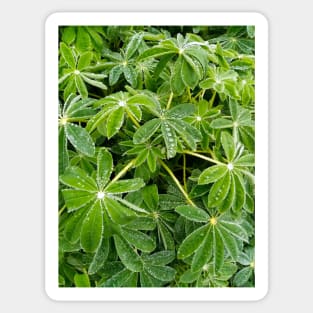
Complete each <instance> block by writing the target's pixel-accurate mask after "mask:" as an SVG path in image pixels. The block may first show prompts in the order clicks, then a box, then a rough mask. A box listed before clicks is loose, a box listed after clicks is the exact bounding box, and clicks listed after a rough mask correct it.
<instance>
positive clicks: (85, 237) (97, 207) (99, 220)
mask: <svg viewBox="0 0 313 313" xmlns="http://www.w3.org/2000/svg"><path fill="white" fill-rule="evenodd" d="M102 232H103V217H102V207H101V204H100V201H97V202H95V204H94V206H93V207H92V208H91V209H90V210H89V212H88V214H87V216H86V218H85V220H84V222H83V224H82V229H81V234H80V243H81V246H82V248H83V249H84V250H85V251H86V252H95V251H96V250H97V249H98V247H99V245H100V243H101V238H102Z"/></svg>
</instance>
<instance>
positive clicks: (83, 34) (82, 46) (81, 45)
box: [76, 26, 92, 51]
mask: <svg viewBox="0 0 313 313" xmlns="http://www.w3.org/2000/svg"><path fill="white" fill-rule="evenodd" d="M76 47H77V49H78V50H79V51H87V50H90V49H91V48H92V44H91V39H90V36H89V34H88V32H87V31H86V29H85V27H82V26H80V27H78V29H77V35H76Z"/></svg>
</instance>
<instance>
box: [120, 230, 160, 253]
mask: <svg viewBox="0 0 313 313" xmlns="http://www.w3.org/2000/svg"><path fill="white" fill-rule="evenodd" d="M120 233H121V235H122V237H123V238H124V239H125V240H126V241H127V242H129V243H130V244H132V245H133V246H134V247H136V248H137V249H139V250H141V251H143V252H151V251H153V250H154V249H155V241H154V240H153V239H152V238H151V237H149V236H148V235H146V234H144V233H142V232H140V231H137V230H128V229H126V228H122V229H121V231H120Z"/></svg>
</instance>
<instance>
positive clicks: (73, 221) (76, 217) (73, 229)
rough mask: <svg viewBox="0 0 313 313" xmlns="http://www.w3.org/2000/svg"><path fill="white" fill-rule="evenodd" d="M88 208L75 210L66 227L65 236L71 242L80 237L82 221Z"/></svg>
mask: <svg viewBox="0 0 313 313" xmlns="http://www.w3.org/2000/svg"><path fill="white" fill-rule="evenodd" d="M85 215H86V210H84V209H82V210H79V211H78V212H75V213H74V214H73V215H72V216H71V217H70V218H69V219H68V220H67V223H66V225H65V227H64V237H65V239H66V240H68V241H69V242H70V243H76V242H77V241H78V240H79V238H80V232H81V227H82V223H83V221H84V219H85Z"/></svg>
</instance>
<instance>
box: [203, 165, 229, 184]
mask: <svg viewBox="0 0 313 313" xmlns="http://www.w3.org/2000/svg"><path fill="white" fill-rule="evenodd" d="M227 171H228V169H227V167H226V166H224V165H213V166H210V167H208V168H207V169H205V170H204V171H203V172H202V173H201V174H200V176H199V180H198V183H199V185H204V184H210V183H214V182H216V181H217V180H219V179H221V178H222V177H223V176H224V175H225V174H226V173H227Z"/></svg>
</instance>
